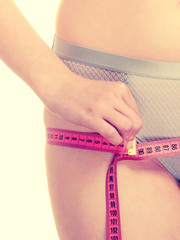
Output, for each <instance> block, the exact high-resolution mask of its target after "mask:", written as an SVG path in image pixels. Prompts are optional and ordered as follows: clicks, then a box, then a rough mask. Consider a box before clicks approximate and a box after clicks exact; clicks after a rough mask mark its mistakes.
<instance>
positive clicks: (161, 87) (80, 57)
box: [53, 36, 180, 181]
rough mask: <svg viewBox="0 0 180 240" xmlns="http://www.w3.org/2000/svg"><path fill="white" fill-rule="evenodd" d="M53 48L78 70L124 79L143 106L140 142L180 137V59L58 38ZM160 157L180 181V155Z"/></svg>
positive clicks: (91, 76) (83, 73)
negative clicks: (120, 51)
mask: <svg viewBox="0 0 180 240" xmlns="http://www.w3.org/2000/svg"><path fill="white" fill-rule="evenodd" d="M53 51H54V52H55V53H56V54H57V56H58V57H60V58H61V60H62V61H63V62H64V63H65V64H66V66H67V67H68V68H69V69H70V70H71V71H73V72H74V73H75V74H78V75H80V76H83V77H85V78H88V79H94V80H106V81H122V82H124V83H125V84H126V85H127V87H128V88H129V90H130V91H131V93H132V95H133V97H134V99H135V100H136V103H137V106H138V108H139V111H140V114H141V118H142V121H143V128H142V129H141V130H140V131H139V133H138V134H137V135H136V139H137V140H138V142H149V141H156V140H161V139H168V138H175V137H180V63H179V62H160V61H151V60H144V59H139V58H130V57H125V56H120V55H117V54H112V53H108V52H101V51H98V50H94V49H90V48H85V47H82V46H79V45H75V44H71V43H69V42H65V41H63V40H60V39H58V38H57V37H56V36H55V38H54V44H53ZM158 160H159V161H160V162H161V163H162V164H163V165H164V166H165V167H166V168H167V169H168V170H169V171H170V172H171V174H172V175H173V176H174V177H175V178H176V179H177V180H179V181H180V155H177V156H171V157H160V158H158Z"/></svg>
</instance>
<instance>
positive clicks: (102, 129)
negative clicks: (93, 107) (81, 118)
mask: <svg viewBox="0 0 180 240" xmlns="http://www.w3.org/2000/svg"><path fill="white" fill-rule="evenodd" d="M88 123H89V124H88V128H91V129H93V130H95V131H96V132H98V133H99V134H100V135H102V136H103V137H104V138H106V139H107V140H108V141H109V142H111V143H112V144H114V145H119V144H121V143H122V141H123V138H122V136H121V135H120V134H119V132H118V131H117V129H116V128H115V127H114V126H112V124H110V123H108V122H107V121H105V120H104V119H102V118H100V117H98V118H96V119H95V121H94V120H93V121H92V120H90V121H88Z"/></svg>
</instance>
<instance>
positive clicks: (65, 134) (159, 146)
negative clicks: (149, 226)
mask: <svg viewBox="0 0 180 240" xmlns="http://www.w3.org/2000/svg"><path fill="white" fill-rule="evenodd" d="M47 142H48V143H49V144H53V145H60V146H66V147H75V148H81V149H89V150H96V151H103V152H114V153H116V154H115V156H114V158H113V159H112V161H111V163H110V165H109V168H108V171H107V174H106V239H107V240H121V227H120V226H121V223H120V212H119V211H120V210H119V200H118V186H117V172H116V170H117V162H118V161H121V160H126V159H132V160H146V159H150V158H154V157H161V156H173V155H179V154H180V138H172V139H165V140H159V141H155V142H146V143H140V144H137V145H136V144H135V141H134V145H133V149H131V150H130V151H128V150H127V149H126V148H125V147H124V145H123V143H122V144H120V145H113V144H111V143H110V142H109V141H108V140H107V139H105V138H104V137H102V136H101V135H100V134H98V133H89V132H78V131H73V130H65V129H63V130H62V129H57V128H47ZM130 154H131V155H130Z"/></svg>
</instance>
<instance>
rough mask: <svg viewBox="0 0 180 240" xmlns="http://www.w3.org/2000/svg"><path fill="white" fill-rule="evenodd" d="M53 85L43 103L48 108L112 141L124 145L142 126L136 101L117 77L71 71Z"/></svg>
mask: <svg viewBox="0 0 180 240" xmlns="http://www.w3.org/2000/svg"><path fill="white" fill-rule="evenodd" d="M53 89H54V90H51V96H50V101H49V104H47V107H49V109H50V110H51V111H52V112H54V113H56V114H58V115H60V116H61V117H62V118H64V119H65V120H67V121H70V122H72V123H74V124H77V125H80V126H83V127H87V128H90V129H92V130H93V131H95V132H98V133H99V134H101V135H102V136H103V137H105V138H106V139H107V140H108V141H110V142H111V143H112V144H115V145H118V144H120V143H122V141H124V144H125V146H127V142H128V140H130V139H131V142H132V140H133V139H134V137H135V136H136V134H137V133H138V132H139V130H140V129H141V128H142V124H143V123H142V120H141V117H140V113H139V110H138V107H137V105H136V102H135V100H134V98H133V96H132V94H131V92H130V90H129V89H128V88H127V86H126V85H125V84H124V83H122V82H120V81H118V82H110V81H103V80H90V79H84V78H83V77H80V76H77V75H75V74H74V76H73V79H71V80H70V79H68V80H67V81H64V82H63V83H61V84H59V85H58V82H56V81H55V82H53ZM130 144H132V143H130ZM131 147H132V146H130V147H129V146H128V148H131Z"/></svg>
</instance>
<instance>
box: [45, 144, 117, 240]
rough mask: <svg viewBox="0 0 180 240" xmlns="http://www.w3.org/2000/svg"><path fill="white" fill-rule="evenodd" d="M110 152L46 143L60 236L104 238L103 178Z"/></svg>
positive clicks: (50, 184) (52, 200)
mask: <svg viewBox="0 0 180 240" xmlns="http://www.w3.org/2000/svg"><path fill="white" fill-rule="evenodd" d="M112 157H113V154H111V153H102V152H97V151H90V150H84V149H75V148H68V147H62V146H50V145H46V169H47V177H48V185H49V193H50V198H51V204H52V209H53V214H54V218H55V222H56V227H57V231H58V233H59V237H60V239H62V240H75V239H86V240H91V239H94V240H105V239H106V201H105V179H106V172H107V169H108V165H109V162H110V161H111V160H112Z"/></svg>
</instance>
